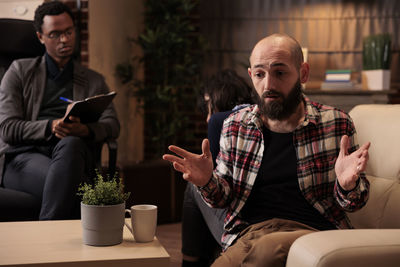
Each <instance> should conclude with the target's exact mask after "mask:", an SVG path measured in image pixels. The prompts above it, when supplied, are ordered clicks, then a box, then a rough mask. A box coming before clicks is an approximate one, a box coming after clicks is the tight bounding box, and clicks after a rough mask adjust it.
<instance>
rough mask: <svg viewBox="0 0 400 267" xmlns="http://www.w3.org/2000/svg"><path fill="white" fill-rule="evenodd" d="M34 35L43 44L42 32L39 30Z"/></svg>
mask: <svg viewBox="0 0 400 267" xmlns="http://www.w3.org/2000/svg"><path fill="white" fill-rule="evenodd" d="M36 36H37V38H38V39H39V41H40V42H41V43H42V44H44V40H43V34H42V33H40V32H36Z"/></svg>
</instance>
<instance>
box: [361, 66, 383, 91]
mask: <svg viewBox="0 0 400 267" xmlns="http://www.w3.org/2000/svg"><path fill="white" fill-rule="evenodd" d="M361 82H362V87H363V89H366V90H388V89H390V70H384V69H379V70H363V71H362V78H361Z"/></svg>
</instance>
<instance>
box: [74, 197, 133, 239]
mask: <svg viewBox="0 0 400 267" xmlns="http://www.w3.org/2000/svg"><path fill="white" fill-rule="evenodd" d="M124 221H125V203H121V204H117V205H109V206H96V205H86V204H83V203H81V222H82V238H83V243H84V244H86V245H91V246H111V245H117V244H119V243H121V242H122V237H123V228H124Z"/></svg>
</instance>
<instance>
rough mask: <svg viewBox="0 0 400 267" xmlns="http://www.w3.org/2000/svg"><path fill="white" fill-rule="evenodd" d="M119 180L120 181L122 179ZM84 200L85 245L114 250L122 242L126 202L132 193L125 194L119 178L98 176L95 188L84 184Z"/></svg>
mask: <svg viewBox="0 0 400 267" xmlns="http://www.w3.org/2000/svg"><path fill="white" fill-rule="evenodd" d="M118 180H119V179H118ZM78 195H80V196H81V197H82V202H81V221H82V229H83V232H82V233H83V243H84V244H87V245H92V246H110V245H116V244H119V243H121V242H122V235H123V228H124V220H125V201H126V200H127V199H128V197H129V195H130V193H129V192H128V193H125V192H124V186H123V184H122V182H121V181H120V180H119V181H117V174H115V175H114V177H113V178H112V179H110V178H109V177H108V179H107V180H105V179H104V177H103V175H102V174H100V173H99V172H97V176H96V178H95V181H94V184H93V185H92V184H87V183H85V184H83V185H81V186H80V187H79V188H78Z"/></svg>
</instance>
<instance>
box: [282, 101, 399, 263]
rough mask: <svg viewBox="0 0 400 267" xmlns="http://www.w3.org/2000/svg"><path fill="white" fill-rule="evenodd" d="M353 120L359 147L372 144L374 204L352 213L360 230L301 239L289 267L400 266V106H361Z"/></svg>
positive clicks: (353, 112)
mask: <svg viewBox="0 0 400 267" xmlns="http://www.w3.org/2000/svg"><path fill="white" fill-rule="evenodd" d="M350 116H351V117H352V119H353V121H354V124H355V127H356V130H357V135H358V143H359V144H363V143H365V142H367V141H370V142H371V147H370V149H369V162H368V167H367V169H366V174H367V178H368V180H369V181H370V184H371V187H370V197H369V200H368V203H367V204H366V206H365V207H363V208H362V209H361V210H359V211H357V212H354V213H349V214H348V215H349V218H350V220H351V222H352V224H353V225H354V227H355V228H356V229H352V230H332V231H322V232H317V233H312V234H308V235H305V236H303V237H301V238H299V239H297V240H296V241H295V242H294V243H293V245H292V247H291V248H290V251H289V255H288V259H287V263H286V266H287V267H350V266H351V267H358V266H360V267H361V266H362V267H372V266H374V267H375V266H377V267H389V266H390V267H392V266H393V267H398V266H400V105H359V106H356V107H354V108H353V109H352V110H351V111H350Z"/></svg>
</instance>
